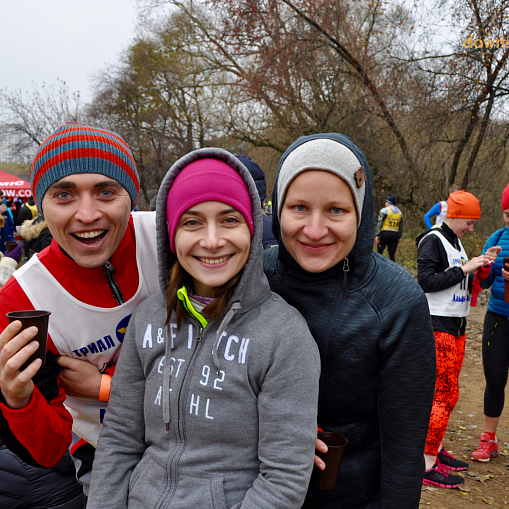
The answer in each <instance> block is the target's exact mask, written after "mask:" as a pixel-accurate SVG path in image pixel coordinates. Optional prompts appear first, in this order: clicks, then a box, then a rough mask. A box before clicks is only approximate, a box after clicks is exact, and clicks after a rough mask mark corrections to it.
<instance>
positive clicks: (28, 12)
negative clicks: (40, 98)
mask: <svg viewBox="0 0 509 509" xmlns="http://www.w3.org/2000/svg"><path fill="white" fill-rule="evenodd" d="M0 13H1V14H0V88H8V89H11V90H12V89H21V90H26V91H31V90H33V85H32V83H33V82H34V83H37V84H38V85H40V84H42V83H43V82H45V83H46V84H52V83H55V84H56V83H57V79H60V80H63V81H65V82H66V83H67V85H68V86H69V91H70V92H75V91H80V94H81V100H82V102H86V101H88V100H90V99H91V75H92V74H93V73H95V72H97V71H99V70H100V69H103V68H105V66H106V65H107V64H108V63H110V64H111V63H115V61H116V58H117V56H118V55H119V54H120V52H121V51H122V49H123V48H126V47H127V45H128V44H129V42H130V41H131V40H132V39H133V38H134V31H135V30H134V29H135V23H136V5H135V2H134V0H0Z"/></svg>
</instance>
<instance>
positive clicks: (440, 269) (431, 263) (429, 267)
mask: <svg viewBox="0 0 509 509" xmlns="http://www.w3.org/2000/svg"><path fill="white" fill-rule="evenodd" d="M448 265H449V264H448V261H447V253H446V252H445V249H444V246H443V245H442V242H441V240H440V239H439V238H438V237H437V236H436V235H428V236H427V237H425V238H424V239H422V241H421V243H420V244H419V251H418V253H417V280H418V281H419V285H420V286H421V288H422V289H423V291H424V292H425V293H431V292H440V291H442V290H445V289H447V288H450V287H451V286H454V285H456V284H458V283H460V282H461V281H462V280H463V279H464V277H465V273H464V272H463V271H462V270H461V268H460V267H452V268H448Z"/></svg>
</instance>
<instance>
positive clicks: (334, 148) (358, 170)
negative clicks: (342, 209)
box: [277, 138, 366, 225]
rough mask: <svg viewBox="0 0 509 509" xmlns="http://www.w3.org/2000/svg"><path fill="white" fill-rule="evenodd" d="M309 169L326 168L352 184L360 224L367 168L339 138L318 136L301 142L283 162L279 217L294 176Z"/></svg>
mask: <svg viewBox="0 0 509 509" xmlns="http://www.w3.org/2000/svg"><path fill="white" fill-rule="evenodd" d="M306 170H323V171H328V172H330V173H334V175H337V176H338V177H339V178H341V179H343V180H344V181H345V182H346V183H347V184H348V186H349V187H350V189H351V191H352V194H353V197H354V200H355V207H356V209H357V225H360V223H361V216H362V205H363V203H364V194H365V192H366V186H365V185H364V182H365V181H366V176H365V175H364V168H363V167H362V165H361V163H360V162H359V160H358V159H357V157H356V156H355V154H354V153H353V152H352V151H351V150H350V149H348V148H347V147H345V146H344V145H343V144H341V143H338V142H337V141H333V140H329V139H324V138H319V139H314V140H310V141H308V142H306V143H303V144H302V145H300V146H298V147H297V148H296V149H295V150H294V151H293V152H291V153H290V154H289V155H288V157H287V158H286V159H285V161H284V162H283V164H282V166H281V169H280V170H279V176H278V184H277V198H278V211H277V213H278V217H279V219H281V207H282V206H283V203H284V201H285V197H286V191H287V190H288V187H289V186H290V184H291V183H292V181H293V179H294V178H295V177H297V176H298V175H299V174H301V173H302V172H304V171H306Z"/></svg>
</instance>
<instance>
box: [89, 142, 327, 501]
mask: <svg viewBox="0 0 509 509" xmlns="http://www.w3.org/2000/svg"><path fill="white" fill-rule="evenodd" d="M259 203H260V199H259V197H258V192H257V190H256V187H255V184H254V181H253V179H252V177H251V175H250V174H249V172H248V170H247V169H246V168H245V166H244V165H243V164H242V163H241V162H240V161H239V160H238V159H237V158H236V157H234V156H233V155H232V154H230V153H229V152H226V151H224V150H221V149H213V148H211V149H201V150H197V151H194V152H191V153H190V154H188V155H187V156H185V157H184V158H182V159H180V160H179V161H177V162H176V163H175V164H174V165H173V166H172V168H171V169H170V171H169V172H168V174H167V175H166V177H165V179H164V180H163V182H162V184H161V188H160V190H159V194H158V198H157V205H156V229H157V245H158V262H159V280H160V286H161V295H154V296H152V297H150V298H148V299H147V300H146V301H144V302H143V304H142V305H141V306H140V307H139V308H138V309H137V310H136V312H135V313H134V314H133V316H132V318H131V320H130V322H129V327H128V329H127V332H126V335H125V339H124V343H123V346H122V351H121V355H120V357H119V360H118V364H117V368H116V372H115V377H114V378H113V381H112V386H111V395H110V400H109V404H108V411H107V413H106V417H105V420H104V427H103V432H102V433H101V436H100V438H99V443H98V447H97V452H96V456H95V461H94V468H93V473H92V483H91V490H90V497H89V500H88V505H87V507H88V509H91V508H92V509H94V508H101V509H104V508H112V509H113V508H115V509H116V508H118V507H133V508H137V509H145V508H146V509H149V508H150V509H152V508H155V507H165V508H168V509H173V508H175V509H181V508H184V507H200V508H203V509H216V508H217V509H219V508H221V509H222V508H227V507H231V508H233V507H243V508H246V509H248V508H253V509H254V508H257V507H270V508H273V509H277V508H280V509H291V508H294V509H298V508H300V507H301V506H302V504H303V502H304V497H305V494H306V490H307V486H308V483H309V479H310V475H311V469H312V465H313V457H314V445H315V440H316V412H317V401H318V382H319V371H320V367H319V366H320V359H319V354H318V349H317V346H316V343H315V342H314V340H313V338H312V336H311V333H310V332H309V329H308V327H307V324H306V322H305V320H304V319H303V318H302V316H301V315H300V314H299V313H298V312H297V311H296V310H295V309H294V308H292V307H291V306H289V305H288V304H287V303H286V302H285V301H284V300H283V299H282V298H281V297H279V296H277V295H275V294H273V293H272V292H271V291H270V288H269V285H268V282H267V279H266V277H265V275H264V274H263V268H262V252H263V246H262V234H263V223H262V216H261V210H260V206H259Z"/></svg>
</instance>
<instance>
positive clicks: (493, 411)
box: [472, 185, 509, 463]
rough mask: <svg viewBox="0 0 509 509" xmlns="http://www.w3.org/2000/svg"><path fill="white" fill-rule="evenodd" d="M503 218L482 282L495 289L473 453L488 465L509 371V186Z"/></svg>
mask: <svg viewBox="0 0 509 509" xmlns="http://www.w3.org/2000/svg"><path fill="white" fill-rule="evenodd" d="M502 218H503V220H504V223H505V225H506V226H505V227H504V228H501V229H500V230H497V231H496V232H495V233H493V234H492V235H491V236H490V237H489V238H488V240H487V241H486V244H485V245H484V249H483V254H484V253H485V252H486V251H487V250H488V249H490V248H491V249H492V250H493V249H496V250H497V253H498V256H497V259H496V261H495V263H494V264H493V265H492V266H491V271H490V273H489V276H488V277H487V278H486V279H484V281H482V282H481V287H482V288H489V287H490V286H491V297H490V301H489V304H488V310H487V311H486V316H485V318H484V330H483V337H482V361H483V367H484V376H485V378H486V388H485V390H484V430H483V432H482V433H481V436H480V440H479V447H478V449H477V450H476V451H474V452H473V453H472V459H473V460H474V461H480V462H482V463H487V462H488V461H489V460H490V459H491V458H495V457H496V456H498V454H499V453H498V442H497V436H496V432H497V426H498V421H499V420H500V415H501V413H502V410H503V408H504V391H505V386H506V384H507V373H508V369H509V320H508V319H509V303H508V302H506V301H505V299H504V294H505V285H506V284H509V271H508V270H506V269H505V268H504V258H505V257H508V256H509V185H508V186H506V188H505V189H504V192H503V193H502Z"/></svg>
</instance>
